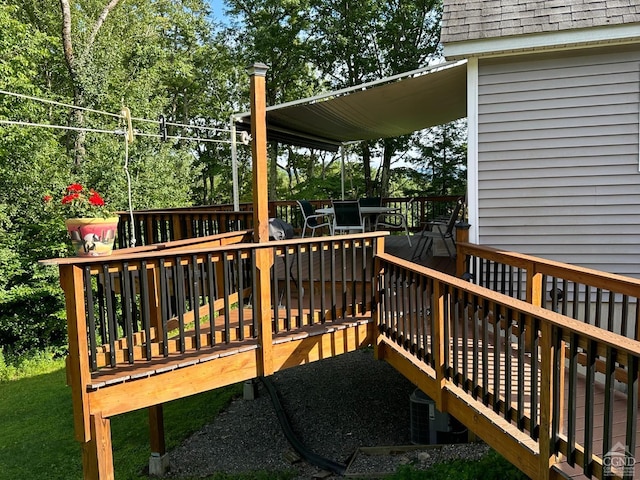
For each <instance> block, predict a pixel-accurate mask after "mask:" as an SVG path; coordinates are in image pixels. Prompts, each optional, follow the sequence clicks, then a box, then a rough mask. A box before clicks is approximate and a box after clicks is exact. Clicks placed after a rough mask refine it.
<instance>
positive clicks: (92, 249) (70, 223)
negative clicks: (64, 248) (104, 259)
mask: <svg viewBox="0 0 640 480" xmlns="http://www.w3.org/2000/svg"><path fill="white" fill-rule="evenodd" d="M118 220H119V218H118V217H109V218H68V219H67V220H65V225H66V226H67V231H68V232H69V237H70V238H71V244H72V245H73V250H74V251H75V254H76V255H77V256H78V257H100V256H105V255H111V252H112V251H113V244H114V242H115V239H116V232H117V231H118Z"/></svg>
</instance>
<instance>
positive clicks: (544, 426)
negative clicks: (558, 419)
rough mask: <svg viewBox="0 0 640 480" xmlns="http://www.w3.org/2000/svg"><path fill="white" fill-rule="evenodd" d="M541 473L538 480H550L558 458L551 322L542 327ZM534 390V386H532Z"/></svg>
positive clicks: (539, 441) (544, 323)
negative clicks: (553, 437) (553, 438)
mask: <svg viewBox="0 0 640 480" xmlns="http://www.w3.org/2000/svg"><path fill="white" fill-rule="evenodd" d="M540 329H541V332H542V334H541V336H540V400H539V401H540V435H539V440H538V443H539V445H540V473H539V475H538V478H540V479H548V478H549V475H550V470H551V467H552V466H553V464H555V463H556V456H555V453H554V452H553V446H552V445H551V434H552V431H551V429H552V420H553V411H554V408H555V407H554V405H553V376H554V375H553V374H554V365H553V357H554V342H553V336H552V330H553V329H552V326H551V324H550V323H549V322H546V321H545V322H543V324H542V325H541V327H540ZM532 388H534V386H532Z"/></svg>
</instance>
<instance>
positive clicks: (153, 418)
mask: <svg viewBox="0 0 640 480" xmlns="http://www.w3.org/2000/svg"><path fill="white" fill-rule="evenodd" d="M149 444H150V446H151V458H149V475H155V476H163V475H164V474H165V473H167V470H169V457H168V455H167V447H166V444H165V439H164V413H163V409H162V404H161V403H160V404H158V405H153V406H151V407H149Z"/></svg>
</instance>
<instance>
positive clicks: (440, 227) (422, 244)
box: [411, 197, 464, 260]
mask: <svg viewBox="0 0 640 480" xmlns="http://www.w3.org/2000/svg"><path fill="white" fill-rule="evenodd" d="M463 205H464V197H460V198H458V200H457V201H456V206H455V207H454V209H453V211H452V212H451V216H450V217H449V219H448V220H446V221H435V222H426V223H425V224H424V227H423V229H422V232H421V233H420V239H419V240H418V245H417V246H416V251H415V253H414V254H413V256H412V257H411V260H415V259H417V258H420V257H422V255H423V254H424V253H425V252H428V251H429V250H430V249H431V248H433V242H434V240H435V239H437V238H440V239H442V241H443V243H444V246H445V248H446V249H447V253H448V254H449V258H453V257H455V256H456V240H455V226H456V222H457V221H458V217H459V216H460V210H461V209H462V206H463ZM429 229H430V230H429ZM449 243H451V244H452V245H453V249H451V248H450V247H449Z"/></svg>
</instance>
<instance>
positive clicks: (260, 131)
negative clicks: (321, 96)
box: [247, 63, 269, 242]
mask: <svg viewBox="0 0 640 480" xmlns="http://www.w3.org/2000/svg"><path fill="white" fill-rule="evenodd" d="M247 71H248V72H249V75H250V76H251V138H252V142H251V156H252V157H253V238H254V241H256V242H268V241H269V191H268V188H269V186H268V182H267V172H268V165H267V107H266V89H265V83H266V82H265V76H266V74H267V66H266V65H265V64H263V63H254V64H253V65H251V66H250V67H248V68H247Z"/></svg>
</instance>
